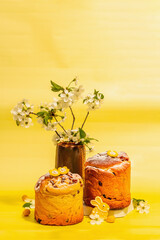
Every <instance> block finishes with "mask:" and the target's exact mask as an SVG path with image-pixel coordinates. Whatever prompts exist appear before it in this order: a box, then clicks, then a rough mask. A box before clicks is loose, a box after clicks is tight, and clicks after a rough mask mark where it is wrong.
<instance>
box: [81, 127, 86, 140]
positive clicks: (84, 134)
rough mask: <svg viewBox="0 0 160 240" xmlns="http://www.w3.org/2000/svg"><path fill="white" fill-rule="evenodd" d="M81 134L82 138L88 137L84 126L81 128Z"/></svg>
mask: <svg viewBox="0 0 160 240" xmlns="http://www.w3.org/2000/svg"><path fill="white" fill-rule="evenodd" d="M79 134H80V138H85V137H86V133H85V131H84V130H83V129H82V128H79Z"/></svg>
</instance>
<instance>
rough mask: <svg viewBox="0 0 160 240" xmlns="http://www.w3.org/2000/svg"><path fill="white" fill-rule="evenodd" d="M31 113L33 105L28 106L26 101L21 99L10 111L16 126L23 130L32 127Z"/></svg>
mask: <svg viewBox="0 0 160 240" xmlns="http://www.w3.org/2000/svg"><path fill="white" fill-rule="evenodd" d="M31 112H33V105H30V104H29V103H28V100H27V99H23V100H22V101H21V102H19V103H18V104H17V105H16V106H15V107H14V108H13V109H12V110H11V113H12V115H13V119H14V120H15V121H16V123H17V125H18V126H21V127H25V128H28V127H30V126H31V125H33V123H32V118H31V116H30V113H31Z"/></svg>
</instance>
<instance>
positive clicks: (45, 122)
mask: <svg viewBox="0 0 160 240" xmlns="http://www.w3.org/2000/svg"><path fill="white" fill-rule="evenodd" d="M48 118H49V117H48V116H45V118H44V120H43V122H44V124H45V125H46V126H48Z"/></svg>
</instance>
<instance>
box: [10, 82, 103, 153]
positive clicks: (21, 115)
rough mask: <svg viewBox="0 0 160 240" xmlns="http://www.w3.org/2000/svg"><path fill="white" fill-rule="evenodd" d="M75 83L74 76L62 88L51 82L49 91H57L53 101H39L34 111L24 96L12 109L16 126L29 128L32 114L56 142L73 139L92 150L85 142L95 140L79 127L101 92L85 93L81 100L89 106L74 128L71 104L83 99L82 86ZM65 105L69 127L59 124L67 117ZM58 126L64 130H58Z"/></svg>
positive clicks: (74, 141)
mask: <svg viewBox="0 0 160 240" xmlns="http://www.w3.org/2000/svg"><path fill="white" fill-rule="evenodd" d="M77 84H78V81H77V78H74V79H73V80H72V81H71V82H70V83H69V84H68V86H67V87H65V88H64V87H62V86H60V85H58V84H57V83H55V82H53V81H51V90H52V91H53V92H55V93H58V96H57V98H53V101H52V102H50V103H44V104H41V105H40V107H39V110H38V112H34V107H33V105H30V104H29V103H28V100H26V99H23V100H22V101H21V102H19V103H18V104H17V105H16V106H15V107H14V108H13V110H12V111H11V113H12V115H13V119H14V120H15V121H16V124H17V126H22V127H25V128H28V127H29V126H31V125H33V123H32V116H33V115H35V116H36V117H37V122H38V123H40V124H41V125H42V127H43V128H44V129H45V130H47V131H54V132H55V134H56V135H55V136H54V141H55V142H56V143H58V142H73V143H75V144H84V145H86V146H87V147H88V149H89V150H90V151H91V150H92V149H93V148H91V147H90V146H89V145H88V144H90V143H91V141H92V140H96V139H94V138H90V137H89V136H88V135H87V134H86V133H85V131H84V130H83V129H82V128H83V127H84V124H85V122H86V120H87V118H88V115H89V112H90V111H92V110H96V109H98V108H100V106H101V103H102V101H103V99H104V95H103V94H102V93H100V92H99V91H97V90H94V93H93V94H88V95H87V96H86V97H85V98H84V99H83V103H84V104H85V105H87V106H88V109H87V114H86V117H85V119H84V121H83V123H82V126H81V128H78V129H73V128H74V124H75V115H74V112H73V109H72V105H73V104H74V103H75V102H76V101H78V100H79V99H81V98H82V94H83V92H84V88H83V86H82V85H79V86H77ZM66 108H69V109H70V112H71V115H72V118H73V121H72V126H71V130H66V129H65V128H64V126H63V124H62V123H63V122H64V121H65V119H66V113H65V109H66ZM58 127H59V128H61V129H62V130H63V131H62V132H61V131H59V129H58Z"/></svg>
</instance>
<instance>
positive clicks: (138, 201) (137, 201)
mask: <svg viewBox="0 0 160 240" xmlns="http://www.w3.org/2000/svg"><path fill="white" fill-rule="evenodd" d="M141 201H142V202H145V200H144V199H136V198H133V206H134V208H136V207H137V206H138V205H139V203H140V202H141Z"/></svg>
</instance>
